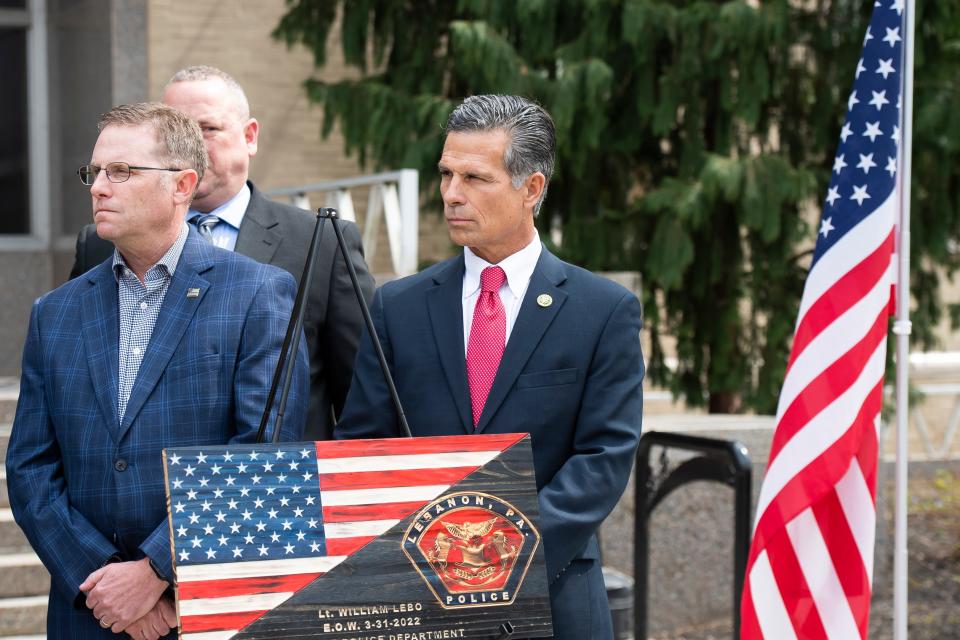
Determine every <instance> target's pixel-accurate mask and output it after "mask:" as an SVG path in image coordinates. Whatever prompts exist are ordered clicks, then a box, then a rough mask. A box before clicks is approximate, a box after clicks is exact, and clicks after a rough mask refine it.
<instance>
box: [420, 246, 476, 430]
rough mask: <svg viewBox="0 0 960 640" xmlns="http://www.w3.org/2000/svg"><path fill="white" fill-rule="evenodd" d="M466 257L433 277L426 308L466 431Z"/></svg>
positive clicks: (469, 419)
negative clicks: (464, 270) (464, 283)
mask: <svg viewBox="0 0 960 640" xmlns="http://www.w3.org/2000/svg"><path fill="white" fill-rule="evenodd" d="M463 269H464V267H463V256H461V257H460V258H459V259H455V260H452V261H451V262H450V264H449V265H448V266H447V268H446V269H444V270H442V271H441V272H440V273H438V274H437V275H436V276H434V282H436V284H437V286H436V287H434V288H433V289H430V290H429V291H427V311H428V313H429V314H430V325H431V326H432V327H433V337H434V339H435V340H436V342H437V353H439V354H440V365H441V366H442V367H443V373H444V374H445V375H446V377H447V384H448V385H449V386H450V394H451V395H452V396H453V400H454V402H455V403H456V405H457V413H459V414H460V422H461V423H462V425H463V429H464V431H466V432H467V433H471V432H472V431H473V417H472V413H471V409H470V389H469V387H468V386H467V359H466V355H465V354H464V350H463V302H462V300H463Z"/></svg>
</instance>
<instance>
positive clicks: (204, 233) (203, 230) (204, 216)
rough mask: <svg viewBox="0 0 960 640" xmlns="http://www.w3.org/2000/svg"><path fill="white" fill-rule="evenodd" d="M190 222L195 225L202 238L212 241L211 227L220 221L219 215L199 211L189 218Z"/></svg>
mask: <svg viewBox="0 0 960 640" xmlns="http://www.w3.org/2000/svg"><path fill="white" fill-rule="evenodd" d="M190 222H191V223H193V224H195V225H197V231H199V232H200V236H201V237H202V238H204V239H205V240H207V241H208V242H213V228H214V227H215V226H217V224H218V223H219V222H220V218H219V217H217V216H215V215H214V214H212V213H200V214H197V215H195V216H193V217H192V218H190Z"/></svg>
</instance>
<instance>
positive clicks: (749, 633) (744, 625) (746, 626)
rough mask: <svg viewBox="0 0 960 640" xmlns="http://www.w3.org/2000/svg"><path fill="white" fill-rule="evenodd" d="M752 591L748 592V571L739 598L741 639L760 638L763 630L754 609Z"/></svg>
mask: <svg viewBox="0 0 960 640" xmlns="http://www.w3.org/2000/svg"><path fill="white" fill-rule="evenodd" d="M753 607H754V605H753V593H751V592H750V572H749V571H748V572H747V577H746V579H745V580H744V582H743V598H742V599H741V600H740V638H741V640H762V639H763V632H762V631H761V630H760V622H759V621H758V620H757V612H756V610H754V608H753Z"/></svg>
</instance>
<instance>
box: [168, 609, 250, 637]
mask: <svg viewBox="0 0 960 640" xmlns="http://www.w3.org/2000/svg"><path fill="white" fill-rule="evenodd" d="M266 612H267V611H241V612H239V613H212V614H209V615H203V616H184V617H182V618H181V619H180V633H181V634H184V633H203V632H205V631H227V630H230V629H243V628H244V627H245V626H247V625H248V624H250V623H251V622H253V621H254V620H256V619H257V618H259V617H260V616H262V615H263V614H265V613H266Z"/></svg>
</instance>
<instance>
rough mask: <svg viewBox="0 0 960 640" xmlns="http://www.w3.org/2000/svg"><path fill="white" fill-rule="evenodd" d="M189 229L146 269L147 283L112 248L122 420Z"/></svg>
mask: <svg viewBox="0 0 960 640" xmlns="http://www.w3.org/2000/svg"><path fill="white" fill-rule="evenodd" d="M188 232H189V227H188V226H187V224H186V223H184V224H183V227H182V228H181V229H180V235H179V236H177V239H176V241H175V242H174V243H173V245H171V247H170V248H169V249H168V250H167V252H166V253H165V254H163V257H161V258H160V260H158V261H157V264H155V265H153V266H152V267H150V268H149V269H148V270H147V273H146V275H145V276H144V280H145V282H140V279H139V278H137V276H136V274H135V273H134V272H133V270H131V269H130V267H128V266H127V262H126V260H124V259H123V256H122V255H120V252H119V251H118V250H116V249H114V251H113V274H114V275H115V276H116V278H117V293H118V295H119V308H120V349H119V352H120V367H119V369H118V371H119V373H120V379H119V381H118V382H119V385H118V390H119V394H118V395H119V397H118V398H117V415H118V416H119V419H120V422H121V423H122V422H123V414H124V412H125V411H126V409H127V401H128V400H129V399H130V392H131V390H132V389H133V383H134V381H135V380H136V379H137V372H138V371H140V363H141V362H143V356H144V353H146V351H147V347H148V346H149V344H150V336H152V335H153V327H154V325H156V324H157V316H159V315H160V307H161V306H163V298H164V296H166V295H167V289H168V288H169V287H170V280H171V279H172V278H173V272H174V271H176V268H177V263H178V262H179V261H180V254H181V253H183V245H184V244H186V242H187V233H188Z"/></svg>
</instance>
